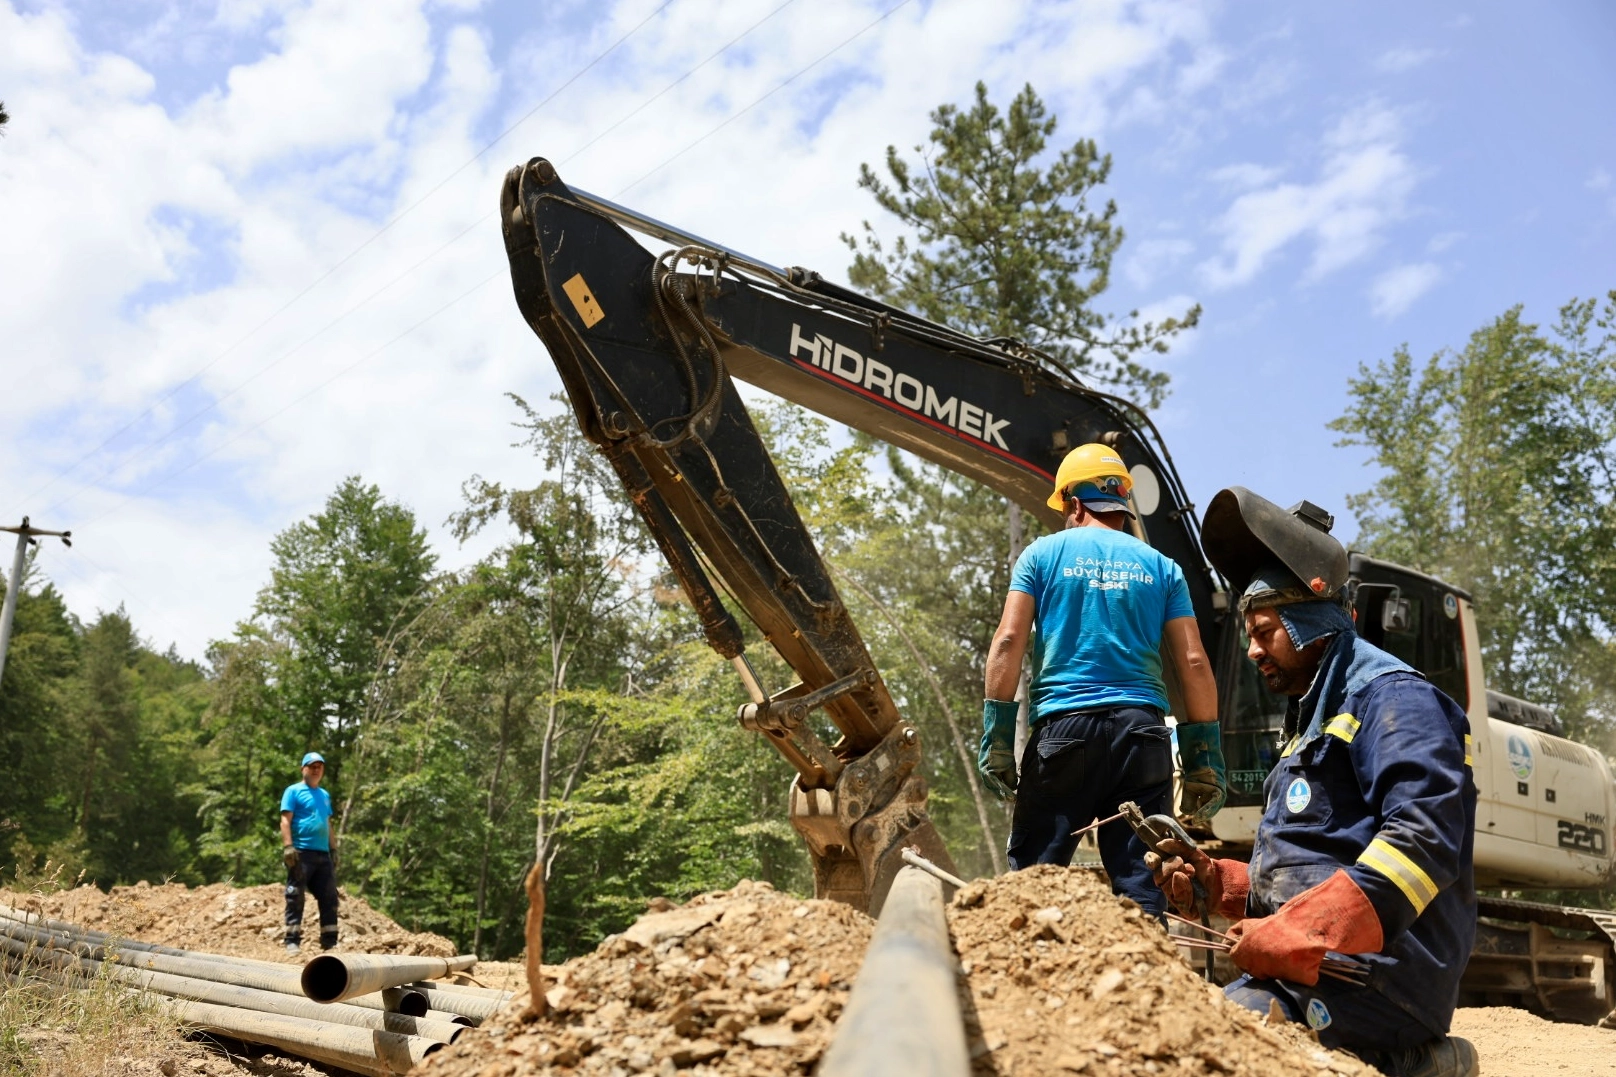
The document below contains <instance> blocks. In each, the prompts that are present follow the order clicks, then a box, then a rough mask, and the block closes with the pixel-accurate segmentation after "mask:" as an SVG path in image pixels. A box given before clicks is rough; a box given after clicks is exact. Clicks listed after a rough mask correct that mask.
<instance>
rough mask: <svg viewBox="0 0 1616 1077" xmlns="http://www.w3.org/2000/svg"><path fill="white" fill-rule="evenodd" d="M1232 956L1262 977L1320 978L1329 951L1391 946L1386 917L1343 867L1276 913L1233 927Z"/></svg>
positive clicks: (1367, 951) (1308, 980) (1297, 980)
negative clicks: (1384, 929) (1382, 924)
mask: <svg viewBox="0 0 1616 1077" xmlns="http://www.w3.org/2000/svg"><path fill="white" fill-rule="evenodd" d="M1229 937H1230V938H1232V939H1234V940H1235V944H1234V949H1232V950H1230V951H1229V959H1230V960H1231V961H1233V962H1234V963H1235V967H1237V968H1239V969H1240V970H1241V971H1242V972H1248V973H1250V974H1251V975H1252V976H1254V977H1256V978H1257V979H1259V980H1289V981H1290V982H1291V983H1296V984H1302V985H1304V986H1306V987H1312V986H1313V985H1314V984H1316V983H1318V982H1319V966H1320V965H1321V964H1323V963H1324V955H1325V954H1326V953H1329V952H1332V951H1333V952H1335V953H1338V954H1374V953H1379V952H1380V948H1381V947H1382V946H1384V945H1385V943H1386V938H1385V935H1384V933H1383V932H1382V931H1381V927H1380V915H1379V914H1378V913H1376V912H1375V907H1374V906H1373V905H1371V904H1370V903H1369V899H1368V898H1367V897H1365V896H1364V892H1363V891H1362V890H1360V889H1359V888H1358V884H1357V883H1355V882H1353V881H1352V876H1350V875H1348V874H1347V873H1346V872H1345V871H1339V870H1338V871H1337V872H1336V873H1335V874H1334V875H1332V876H1330V877H1329V878H1328V879H1326V880H1324V881H1323V882H1322V883H1320V884H1319V885H1317V886H1315V887H1313V888H1312V889H1311V890H1304V891H1302V892H1301V893H1300V894H1297V895H1296V896H1295V897H1293V898H1291V899H1290V900H1289V901H1287V902H1285V904H1283V905H1281V906H1280V907H1279V911H1278V912H1276V913H1275V914H1274V915H1272V916H1254V917H1252V918H1251V919H1249V920H1242V921H1240V922H1239V923H1238V924H1235V925H1234V926H1233V927H1231V928H1230V929H1229Z"/></svg>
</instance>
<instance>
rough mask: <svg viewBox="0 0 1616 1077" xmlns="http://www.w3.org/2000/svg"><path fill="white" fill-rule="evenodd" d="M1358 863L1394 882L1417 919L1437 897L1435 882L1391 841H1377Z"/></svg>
mask: <svg viewBox="0 0 1616 1077" xmlns="http://www.w3.org/2000/svg"><path fill="white" fill-rule="evenodd" d="M1358 863H1360V864H1362V865H1363V866H1364V867H1366V868H1373V869H1374V870H1375V871H1378V872H1380V874H1382V875H1384V876H1386V878H1388V879H1390V880H1391V881H1392V882H1393V883H1395V884H1396V885H1397V889H1399V890H1401V891H1402V892H1403V896H1404V897H1406V898H1408V903H1409V904H1410V905H1412V906H1414V915H1415V916H1418V915H1419V914H1420V913H1422V912H1424V911H1425V907H1426V906H1427V905H1429V904H1431V902H1432V901H1433V900H1434V899H1435V898H1436V883H1434V882H1432V881H1431V877H1430V876H1429V875H1427V874H1425V872H1424V871H1421V870H1420V868H1419V866H1418V865H1417V864H1415V863H1414V861H1412V860H1410V859H1409V858H1408V857H1406V856H1404V855H1403V853H1402V851H1401V850H1399V849H1397V848H1396V847H1395V846H1393V845H1392V844H1391V843H1390V842H1387V841H1382V840H1381V839H1379V838H1376V839H1375V840H1374V841H1372V842H1370V843H1369V848H1367V849H1365V850H1364V851H1363V855H1362V856H1360V857H1358Z"/></svg>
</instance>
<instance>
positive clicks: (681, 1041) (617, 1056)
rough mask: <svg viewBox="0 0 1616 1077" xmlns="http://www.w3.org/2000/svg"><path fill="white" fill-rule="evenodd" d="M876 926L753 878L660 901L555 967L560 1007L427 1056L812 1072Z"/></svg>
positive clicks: (486, 1076) (498, 1071)
mask: <svg viewBox="0 0 1616 1077" xmlns="http://www.w3.org/2000/svg"><path fill="white" fill-rule="evenodd" d="M873 927H874V922H873V921H872V920H871V919H870V918H869V917H867V916H865V915H863V914H862V913H859V912H855V911H854V910H853V909H851V908H849V907H848V906H846V905H842V904H839V903H836V902H830V901H803V900H800V899H798V898H794V897H790V896H788V895H786V894H781V893H778V892H776V891H775V890H774V889H773V888H772V887H770V886H769V885H768V884H766V883H754V882H742V883H740V884H739V885H738V886H736V887H735V888H734V889H733V890H725V891H719V892H717V893H712V894H704V895H702V896H700V897H697V898H694V899H693V900H691V901H690V903H689V904H686V905H682V906H674V905H672V904H671V903H669V902H666V901H657V902H653V904H652V908H651V910H650V911H649V912H647V913H646V914H645V915H644V916H643V917H641V918H640V920H639V921H637V922H636V923H635V924H634V925H633V926H632V927H630V928H629V929H628V930H627V931H625V932H623V933H622V934H621V935H614V936H612V937H610V938H608V939H607V940H606V941H605V942H603V943H602V944H601V946H600V947H599V948H598V949H597V950H596V951H595V952H594V953H592V954H588V955H586V956H584V957H581V958H577V959H575V960H573V961H569V962H567V964H565V965H563V966H561V967H560V968H558V969H555V970H553V980H552V982H551V983H549V984H547V987H548V990H547V991H546V997H547V999H548V1001H549V1004H550V1012H549V1013H548V1014H547V1015H546V1016H544V1017H543V1018H540V1019H537V1020H529V1019H526V1018H525V1017H523V1016H522V1015H521V1014H520V1013H519V1012H515V1011H514V1010H513V1012H512V1013H510V1014H509V1015H507V1016H505V1017H504V1018H502V1019H500V1020H497V1021H493V1022H489V1023H488V1024H487V1025H485V1026H484V1027H485V1028H486V1029H487V1031H488V1035H487V1036H480V1037H477V1038H476V1039H471V1038H469V1037H468V1038H466V1039H464V1040H462V1042H461V1043H458V1044H456V1045H454V1046H453V1047H450V1048H447V1049H446V1050H444V1051H442V1052H439V1053H438V1054H437V1055H434V1056H433V1057H432V1058H431V1059H429V1060H428V1063H427V1068H426V1070H425V1071H424V1072H426V1073H428V1074H433V1075H438V1074H444V1075H456V1077H460V1075H465V1077H472V1075H475V1077H517V1075H522V1077H527V1075H537V1074H564V1073H565V1074H574V1073H576V1074H600V1075H627V1074H631V1073H644V1072H651V1073H658V1074H666V1073H678V1072H688V1073H689V1074H691V1075H692V1077H703V1075H719V1074H722V1075H725V1077H743V1075H754V1074H755V1075H760V1077H761V1075H765V1074H784V1073H792V1074H802V1073H808V1072H810V1071H811V1070H812V1068H813V1066H814V1064H815V1063H816V1062H817V1061H818V1060H819V1057H820V1055H822V1054H823V1053H824V1051H825V1048H826V1046H827V1045H828V1044H829V1043H830V1037H831V1032H832V1030H833V1028H834V1026H835V1022H836V1018H837V1017H838V1016H839V1015H840V1014H841V1011H842V1006H843V1005H844V1004H845V1003H846V1001H847V993H848V991H849V989H850V988H851V987H852V984H853V978H854V977H855V976H856V975H857V974H858V969H859V965H860V963H861V962H862V961H863V957H864V951H865V948H866V947H867V946H868V945H869V941H870V932H871V930H872V929H873Z"/></svg>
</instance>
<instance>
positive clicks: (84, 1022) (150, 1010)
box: [0, 976, 188, 1077]
mask: <svg viewBox="0 0 1616 1077" xmlns="http://www.w3.org/2000/svg"><path fill="white" fill-rule="evenodd" d="M184 1053H188V1052H187V1046H186V1045H185V1043H184V1036H183V1033H182V1031H181V1027H180V1024H179V1022H178V1021H175V1020H174V1019H173V1018H172V1017H170V1016H169V1015H168V1013H167V1011H166V1010H164V1009H163V1008H162V1007H161V1006H160V1005H159V1004H158V1003H157V1002H156V1001H155V1000H153V999H152V998H151V997H150V996H146V995H141V994H137V993H134V992H131V991H128V990H126V989H124V988H123V987H121V986H120V985H118V984H117V983H115V982H113V981H111V980H109V979H108V978H106V977H105V976H96V977H90V978H78V979H76V980H75V981H74V982H73V983H72V984H59V983H53V982H49V981H46V980H38V979H30V978H22V977H8V978H7V980H6V982H5V983H4V984H3V985H0V1074H5V1075H6V1077H13V1075H15V1077H44V1075H45V1074H49V1075H50V1077H111V1075H112V1074H126V1073H129V1072H130V1071H131V1070H139V1069H145V1068H146V1067H145V1066H141V1065H140V1064H139V1063H141V1062H148V1061H149V1062H150V1064H151V1066H152V1068H153V1069H155V1068H156V1064H157V1062H158V1061H159V1060H162V1059H171V1058H173V1057H175V1056H176V1055H177V1054H184Z"/></svg>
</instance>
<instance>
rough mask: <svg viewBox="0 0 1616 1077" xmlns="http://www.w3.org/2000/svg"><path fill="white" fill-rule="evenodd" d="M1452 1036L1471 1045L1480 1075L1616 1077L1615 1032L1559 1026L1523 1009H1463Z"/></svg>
mask: <svg viewBox="0 0 1616 1077" xmlns="http://www.w3.org/2000/svg"><path fill="white" fill-rule="evenodd" d="M1453 1032H1454V1035H1456V1036H1463V1037H1464V1038H1465V1039H1467V1040H1469V1041H1470V1042H1471V1043H1473V1044H1475V1045H1476V1050H1477V1051H1479V1052H1480V1053H1481V1072H1482V1073H1483V1074H1484V1075H1485V1077H1607V1075H1610V1077H1616V1031H1612V1030H1611V1029H1607V1028H1592V1027H1589V1026H1587V1025H1560V1024H1554V1023H1552V1022H1549V1021H1545V1020H1543V1019H1542V1018H1541V1017H1533V1016H1532V1015H1531V1014H1529V1013H1527V1012H1526V1011H1525V1010H1509V1009H1504V1008H1501V1007H1492V1008H1487V1009H1464V1010H1460V1011H1459V1012H1458V1013H1456V1014H1454V1015H1453Z"/></svg>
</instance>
